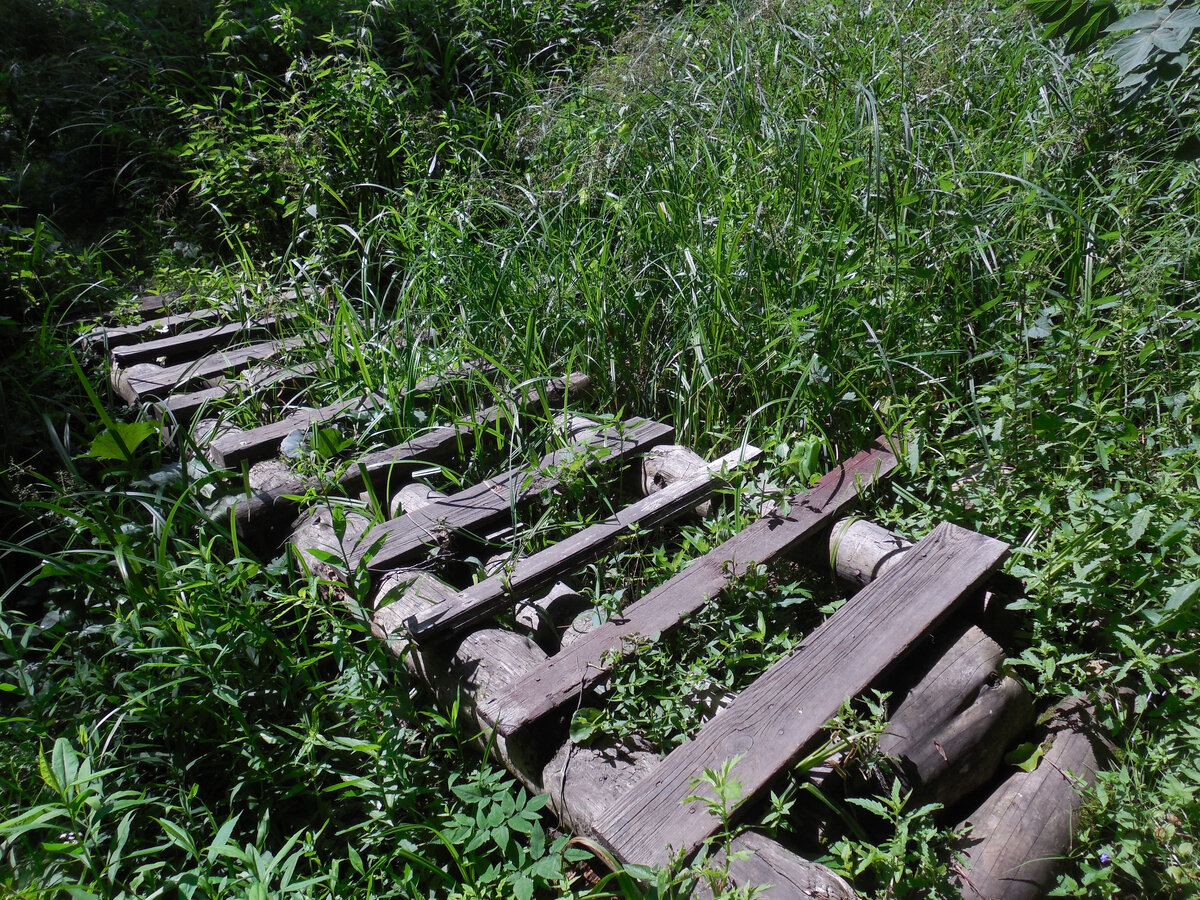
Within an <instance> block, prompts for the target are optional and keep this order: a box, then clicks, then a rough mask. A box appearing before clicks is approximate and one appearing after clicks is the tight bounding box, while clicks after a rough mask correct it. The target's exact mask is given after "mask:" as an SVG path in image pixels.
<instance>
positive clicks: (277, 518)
mask: <svg viewBox="0 0 1200 900" xmlns="http://www.w3.org/2000/svg"><path fill="white" fill-rule="evenodd" d="M590 384H591V380H590V379H589V378H588V377H587V376H586V375H583V374H581V373H578V372H577V373H574V374H572V375H571V376H570V377H568V378H555V379H552V380H551V381H549V382H547V383H545V384H542V385H540V386H537V387H533V388H530V389H529V390H527V391H526V392H525V394H524V396H523V397H520V398H518V399H517V400H515V401H513V402H511V403H503V404H497V405H495V406H492V407H489V408H488V409H486V410H483V411H482V412H480V413H479V414H477V415H476V416H474V417H473V418H472V419H470V420H468V421H465V422H462V423H458V424H455V425H445V426H442V427H440V428H434V429H431V430H430V431H427V432H425V433H424V434H421V435H418V436H417V437H415V438H413V439H412V440H410V441H405V442H404V443H402V444H397V445H395V446H392V447H385V448H384V449H382V450H375V451H373V452H371V453H368V454H366V455H364V456H363V457H361V458H360V459H359V460H358V461H357V462H356V463H355V465H353V466H351V467H350V468H349V469H348V470H347V471H346V473H345V474H344V475H343V476H342V477H341V479H339V481H338V488H339V490H340V491H341V492H343V493H344V494H346V495H347V496H355V495H357V494H359V493H361V492H362V491H364V490H366V488H367V484H368V483H370V485H371V487H372V489H373V490H375V491H376V492H377V493H379V494H390V493H391V491H390V490H389V489H388V488H389V482H390V481H392V480H393V474H392V473H393V470H395V469H398V468H404V467H411V466H415V465H430V464H433V463H439V462H443V461H445V460H446V459H448V458H451V457H453V456H454V455H455V454H456V453H457V452H458V449H459V447H462V448H463V450H464V451H465V452H470V451H471V450H472V449H473V448H474V447H475V444H476V440H477V438H478V436H479V434H481V433H482V432H483V431H485V430H486V429H488V428H491V427H494V426H495V425H496V424H497V423H498V422H499V421H500V420H501V419H502V418H503V417H504V416H506V415H509V414H510V413H512V412H514V411H516V410H520V409H528V408H531V407H533V406H534V405H535V404H537V403H540V402H542V400H543V399H544V400H545V402H547V403H549V404H551V405H553V404H557V403H561V402H563V401H564V400H565V399H566V398H568V397H570V398H572V399H575V398H577V397H579V396H580V395H582V394H585V393H587V391H588V389H589V387H590ZM414 390H415V388H414ZM405 478H407V476H405ZM400 483H403V481H402V480H401V482H400ZM320 486H321V483H320V481H319V480H318V479H316V478H307V479H305V478H296V479H294V480H293V481H291V482H289V483H286V484H281V485H278V486H276V487H275V488H273V489H272V490H270V491H260V492H257V493H255V494H254V495H253V496H251V497H248V498H246V499H245V500H243V501H239V502H238V504H237V507H236V509H235V510H234V520H235V522H236V524H237V529H238V533H239V534H241V535H243V536H250V535H263V536H265V537H266V538H267V539H268V541H269V540H273V539H274V535H275V532H276V530H277V529H278V527H279V525H280V524H281V523H283V522H284V521H285V520H290V519H291V518H292V517H294V516H295V514H296V512H297V511H298V509H299V502H300V501H299V498H300V497H302V496H304V495H305V494H307V493H308V492H309V491H315V490H319V489H320ZM399 486H400V485H399V484H396V485H395V487H399Z"/></svg>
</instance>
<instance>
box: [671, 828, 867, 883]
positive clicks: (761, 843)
mask: <svg viewBox="0 0 1200 900" xmlns="http://www.w3.org/2000/svg"><path fill="white" fill-rule="evenodd" d="M730 850H732V851H733V856H732V859H731V860H730V862H729V881H728V883H727V884H725V885H724V887H725V888H743V889H746V888H754V887H760V886H762V887H765V888H766V889H765V890H763V891H762V892H761V893H757V894H755V895H754V896H755V897H758V898H762V900H797V898H809V900H858V894H856V893H854V888H852V887H851V886H850V884H849V883H848V882H847V881H846V879H844V878H842V876H840V875H838V874H837V873H836V872H834V871H832V870H830V869H828V868H826V867H825V866H823V865H821V864H820V863H815V862H811V861H810V860H807V859H805V858H804V857H802V856H798V855H797V854H795V853H793V852H792V851H790V850H788V849H787V848H786V847H784V846H783V845H781V844H779V843H777V842H775V841H773V840H771V839H770V838H769V837H767V836H766V835H762V834H758V833H756V832H753V831H747V832H743V833H742V834H740V835H738V836H737V837H735V838H734V839H733V841H732V843H731V845H730ZM726 859H727V857H726V855H725V851H724V850H722V851H720V852H718V853H717V854H715V855H714V856H713V858H712V860H711V862H710V867H711V868H713V869H717V870H718V871H720V870H721V869H722V868H723V867H724V865H725V861H726ZM718 887H720V886H718ZM692 896H693V897H695V898H697V900H711V898H712V897H713V886H712V885H711V884H710V883H708V882H702V883H701V884H700V885H698V886H697V888H696V890H695V891H694V892H693V894H692Z"/></svg>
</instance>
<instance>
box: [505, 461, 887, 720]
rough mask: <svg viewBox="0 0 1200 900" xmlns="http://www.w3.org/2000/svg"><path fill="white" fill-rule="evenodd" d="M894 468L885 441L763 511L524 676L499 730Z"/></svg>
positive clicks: (816, 527) (607, 664) (812, 531)
mask: <svg viewBox="0 0 1200 900" xmlns="http://www.w3.org/2000/svg"><path fill="white" fill-rule="evenodd" d="M895 467H896V457H895V456H894V455H893V453H892V452H891V450H888V449H886V447H885V445H884V444H883V442H882V439H881V440H880V441H877V442H876V445H875V446H874V447H872V448H870V449H868V450H864V451H863V452H862V453H859V454H858V455H856V456H854V457H852V458H851V459H849V460H847V461H846V462H845V463H843V464H841V465H840V466H838V467H837V468H836V469H834V470H833V471H832V472H830V473H829V474H827V475H826V476H825V477H823V478H822V479H821V480H820V481H818V482H817V483H816V485H814V486H813V489H812V490H811V491H810V492H809V493H807V494H798V495H796V496H795V497H793V498H792V500H791V509H790V511H789V512H788V514H787V515H786V516H784V515H779V514H777V513H773V514H771V515H768V516H764V517H763V518H761V519H758V520H757V521H755V522H754V523H753V524H751V525H750V526H749V527H747V528H745V529H743V530H742V531H740V532H739V533H738V534H736V535H734V536H733V537H731V538H730V539H729V540H727V541H725V543H723V544H721V545H720V546H719V547H716V548H714V549H713V550H711V551H709V552H708V553H707V554H705V555H704V556H702V557H700V558H699V559H697V560H694V561H693V562H692V563H691V565H689V566H688V567H687V568H686V569H684V570H683V571H682V572H680V573H679V574H678V575H676V576H675V577H674V578H672V579H671V580H669V581H667V582H665V583H664V584H661V585H659V586H658V587H656V588H654V589H653V590H652V591H650V592H649V593H648V594H646V595H645V596H644V597H642V598H641V599H640V600H638V601H637V602H636V603H633V604H631V605H630V606H629V607H628V608H627V609H626V610H624V612H622V613H621V614H620V615H618V616H615V617H613V618H612V619H610V620H609V621H608V622H606V623H605V624H603V625H601V626H600V627H598V628H597V629H596V630H595V631H593V632H592V633H591V634H589V635H588V636H587V637H586V638H583V639H582V640H580V641H579V642H578V643H576V644H573V645H572V646H571V647H570V648H569V649H567V650H564V651H562V652H561V653H559V654H557V655H556V656H554V657H551V659H550V660H549V661H548V662H546V663H545V664H544V665H543V666H541V667H540V668H539V669H537V670H536V671H534V672H531V673H530V674H529V675H528V676H527V677H525V678H523V679H521V681H520V683H518V684H517V685H515V686H514V687H513V689H512V690H511V691H510V692H509V693H508V694H507V695H506V696H504V697H503V698H501V699H500V700H498V701H497V702H498V704H499V705H501V706H502V707H503V712H502V713H501V714H500V716H499V722H500V724H499V730H500V733H501V734H503V735H505V736H506V737H507V736H509V735H512V734H515V733H516V732H517V731H519V730H521V729H522V728H526V727H529V726H532V725H533V724H535V723H537V722H538V721H540V720H541V719H543V718H544V717H546V716H549V715H551V714H552V713H554V712H556V711H557V710H558V709H559V708H561V707H562V706H563V705H564V704H567V703H569V702H571V701H573V700H574V699H575V698H577V697H578V696H579V692H580V691H581V690H585V689H587V688H590V687H592V686H593V685H595V684H596V683H597V682H598V681H600V680H601V679H602V678H604V677H605V675H606V674H607V672H608V670H609V669H610V668H611V666H612V661H613V657H614V655H615V654H626V653H629V652H631V649H632V647H633V646H634V645H635V644H636V639H637V637H638V636H639V635H651V634H656V633H663V632H667V631H670V630H671V629H672V628H675V627H676V626H677V625H678V624H679V622H680V620H681V619H682V618H683V617H684V616H686V615H688V614H689V613H691V612H694V611H695V610H697V609H699V608H700V607H701V606H703V605H704V603H706V602H707V601H708V600H709V599H710V598H712V597H715V596H716V595H717V594H719V593H720V592H721V591H722V590H724V589H725V587H726V586H727V585H728V584H729V583H730V581H731V580H732V579H735V578H738V577H740V576H741V575H742V574H744V573H745V572H746V571H748V570H749V569H750V568H751V567H752V566H755V565H757V564H759V563H766V562H769V561H771V560H773V559H775V558H777V557H779V556H781V555H783V554H785V553H788V552H790V551H792V550H795V549H796V548H797V547H798V546H800V545H801V544H803V543H804V542H805V541H806V540H808V539H810V538H812V537H813V536H814V535H816V534H818V533H819V532H820V531H821V530H822V529H823V528H824V527H825V526H827V525H829V524H830V523H831V522H832V521H833V520H834V519H835V518H836V517H837V516H838V515H840V514H841V513H842V511H843V510H845V509H846V508H847V507H848V506H850V505H851V504H852V503H853V502H854V501H855V500H856V499H857V497H858V494H859V491H860V490H861V489H862V488H864V487H865V486H867V485H869V484H871V483H872V482H873V481H875V480H876V479H878V478H882V477H883V476H885V475H887V474H888V473H889V472H891V471H892V469H894V468H895Z"/></svg>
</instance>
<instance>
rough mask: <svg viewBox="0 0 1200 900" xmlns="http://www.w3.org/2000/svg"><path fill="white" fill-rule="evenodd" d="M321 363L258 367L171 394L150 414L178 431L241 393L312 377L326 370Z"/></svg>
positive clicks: (311, 362)
mask: <svg viewBox="0 0 1200 900" xmlns="http://www.w3.org/2000/svg"><path fill="white" fill-rule="evenodd" d="M326 365H327V363H326V362H325V361H324V360H319V359H318V360H312V361H310V362H305V363H297V364H295V365H290V366H270V367H268V366H261V367H256V368H254V369H249V370H247V371H246V372H244V373H242V375H241V377H240V378H227V379H225V380H224V381H222V382H221V383H220V384H218V385H216V386H215V387H210V388H201V389H200V390H198V391H188V392H187V393H182V394H172V395H171V396H170V397H168V398H167V399H166V400H162V401H159V402H157V403H155V404H154V405H153V407H152V410H151V411H152V413H153V414H154V417H155V418H157V419H161V420H163V421H166V422H171V421H174V422H175V423H176V424H177V425H178V426H179V427H180V428H187V427H188V426H189V425H190V424H191V423H192V421H193V420H194V419H195V418H196V416H197V415H198V414H199V413H200V411H201V410H203V409H204V408H205V407H206V406H209V405H211V404H214V403H217V402H218V401H220V400H224V399H225V398H226V397H230V396H234V397H236V396H237V395H238V394H240V393H241V392H243V391H245V392H252V391H267V390H270V389H272V388H276V387H284V386H289V385H293V384H296V383H299V382H303V381H307V380H310V379H312V378H315V377H316V376H317V375H319V374H320V373H321V371H322V370H323V369H324V368H325V366H326Z"/></svg>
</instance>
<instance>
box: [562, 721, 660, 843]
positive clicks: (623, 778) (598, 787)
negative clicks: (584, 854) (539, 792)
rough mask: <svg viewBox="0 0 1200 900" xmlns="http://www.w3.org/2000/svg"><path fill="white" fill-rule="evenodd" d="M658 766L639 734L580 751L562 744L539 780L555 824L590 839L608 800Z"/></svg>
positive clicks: (573, 745)
mask: <svg viewBox="0 0 1200 900" xmlns="http://www.w3.org/2000/svg"><path fill="white" fill-rule="evenodd" d="M656 765H658V753H657V751H655V750H654V748H653V747H651V746H650V743H649V742H648V741H647V740H646V739H645V738H643V737H641V736H640V735H632V736H630V737H626V738H624V739H623V740H620V741H617V740H614V739H612V738H608V739H605V740H601V741H598V742H596V743H595V744H592V745H589V746H586V747H580V746H577V745H575V744H574V743H573V742H571V741H567V742H566V743H564V744H563V745H562V746H561V747H559V748H558V752H557V753H555V754H554V756H553V757H551V759H550V762H548V763H546V766H545V768H544V769H542V775H541V782H542V787H543V788H544V789H545V791H546V793H547V794H549V795H550V800H549V804H548V805H549V806H550V808H551V809H552V810H553V811H554V814H555V815H557V816H558V820H559V821H560V822H562V824H563V825H565V826H566V827H567V828H570V829H571V830H572V831H574V832H575V833H576V834H581V835H586V836H590V835H591V834H592V825H593V823H595V821H596V819H597V817H598V816H599V815H600V814H601V813H602V812H604V810H605V809H607V808H608V806H609V804H611V803H612V798H613V797H617V796H619V795H620V794H622V793H623V792H624V791H627V790H628V789H629V788H631V787H633V785H634V784H636V783H637V782H638V780H639V779H641V778H642V776H644V775H646V774H647V773H648V772H650V771H651V770H652V769H653V768H654V767H655V766H656Z"/></svg>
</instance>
